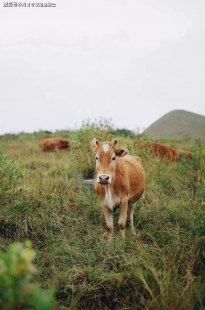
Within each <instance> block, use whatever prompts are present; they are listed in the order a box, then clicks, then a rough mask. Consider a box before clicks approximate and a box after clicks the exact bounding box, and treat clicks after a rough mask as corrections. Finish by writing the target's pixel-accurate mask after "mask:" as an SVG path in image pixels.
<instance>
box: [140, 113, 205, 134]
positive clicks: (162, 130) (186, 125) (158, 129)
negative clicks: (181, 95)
mask: <svg viewBox="0 0 205 310" xmlns="http://www.w3.org/2000/svg"><path fill="white" fill-rule="evenodd" d="M144 134H146V135H149V136H151V137H153V138H191V139H204V138H205V116H203V115H200V114H196V113H192V112H188V111H184V110H174V111H171V112H169V113H167V114H165V115H164V116H162V117H161V118H160V119H158V120H157V121H156V122H154V123H153V124H152V125H151V126H149V127H148V128H147V129H146V130H145V131H144Z"/></svg>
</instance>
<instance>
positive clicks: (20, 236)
mask: <svg viewBox="0 0 205 310" xmlns="http://www.w3.org/2000/svg"><path fill="white" fill-rule="evenodd" d="M44 134H45V133H43V132H39V133H33V134H23V133H22V134H19V135H4V136H1V137H0V150H1V153H0V248H1V250H5V249H7V247H8V245H9V244H10V243H12V242H13V241H20V242H23V241H24V240H27V239H29V240H31V241H32V243H33V247H34V249H35V250H36V252H37V256H36V260H35V263H36V265H37V267H38V270H39V275H38V277H39V281H40V283H41V286H42V288H43V289H45V290H46V289H47V288H50V287H54V289H55V292H56V293H55V300H56V301H55V306H54V307H55V309H62V310H63V309H89V310H94V309H95V310H96V309H103V310H104V309H105V310H108V309H116V310H119V309H123V310H125V309H126V310H128V309H130V310H131V309H160V310H161V309H186V310H188V309H205V156H204V155H205V148H204V145H203V144H202V143H200V141H187V140H186V141H166V142H170V144H172V145H174V146H177V147H180V148H186V149H189V150H191V151H193V153H194V159H193V160H186V159H182V161H180V162H179V163H173V162H168V161H166V160H162V159H159V158H152V157H151V155H150V154H149V153H148V152H146V151H143V150H139V149H137V148H136V147H134V144H133V139H134V138H133V137H132V138H131V137H129V136H128V137H123V135H121V136H118V137H117V138H118V144H119V145H121V146H124V147H126V148H128V149H129V151H130V154H133V155H134V154H137V155H139V156H141V158H142V161H143V165H144V168H145V171H146V179H147V186H146V191H145V195H144V199H143V200H141V201H139V202H138V203H137V205H136V212H135V218H134V222H135V227H136V230H137V236H135V237H133V236H132V235H131V234H130V232H129V225H128V227H127V229H126V241H125V242H123V240H122V239H121V236H120V233H119V231H118V228H117V225H116V231H115V237H114V240H113V242H111V243H107V242H106V241H105V240H103V238H102V235H103V232H104V229H105V223H104V219H103V216H102V214H101V210H100V206H99V202H98V199H97V196H96V194H95V192H94V190H93V188H92V186H88V185H86V184H85V183H84V181H83V179H84V178H91V177H92V176H93V173H94V159H93V154H92V151H91V149H90V141H91V139H92V138H93V137H96V138H99V139H101V140H106V139H110V137H111V130H110V129H109V128H108V127H107V126H105V125H103V124H99V125H84V126H83V127H82V128H81V129H80V130H79V131H76V132H58V133H55V136H63V137H66V138H68V139H69V140H70V142H71V147H70V149H69V150H68V151H61V152H56V153H42V152H41V151H40V149H39V146H38V139H39V137H41V136H43V135H44ZM121 134H122V132H121ZM140 139H142V141H143V138H142V137H140ZM117 219H118V212H116V214H115V222H116V223H117Z"/></svg>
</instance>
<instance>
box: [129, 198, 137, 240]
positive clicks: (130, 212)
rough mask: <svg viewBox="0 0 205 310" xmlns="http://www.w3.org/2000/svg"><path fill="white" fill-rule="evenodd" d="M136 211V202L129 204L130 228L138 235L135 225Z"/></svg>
mask: <svg viewBox="0 0 205 310" xmlns="http://www.w3.org/2000/svg"><path fill="white" fill-rule="evenodd" d="M134 211H135V204H134V203H130V204H129V220H130V229H131V233H132V234H133V235H136V231H135V227H134Z"/></svg>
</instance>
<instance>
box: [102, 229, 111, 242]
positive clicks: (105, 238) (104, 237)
mask: <svg viewBox="0 0 205 310" xmlns="http://www.w3.org/2000/svg"><path fill="white" fill-rule="evenodd" d="M103 239H104V240H108V241H111V240H112V239H113V233H111V232H108V231H105V232H104V234H103Z"/></svg>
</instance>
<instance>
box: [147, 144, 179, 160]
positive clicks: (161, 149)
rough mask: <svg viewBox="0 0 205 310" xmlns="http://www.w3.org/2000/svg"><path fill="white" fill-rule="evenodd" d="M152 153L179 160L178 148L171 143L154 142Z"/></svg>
mask: <svg viewBox="0 0 205 310" xmlns="http://www.w3.org/2000/svg"><path fill="white" fill-rule="evenodd" d="M152 154H153V155H154V156H161V157H166V158H168V159H170V160H173V161H177V160H178V154H177V151H176V149H174V148H172V147H171V146H169V145H166V144H161V143H153V144H152Z"/></svg>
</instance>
